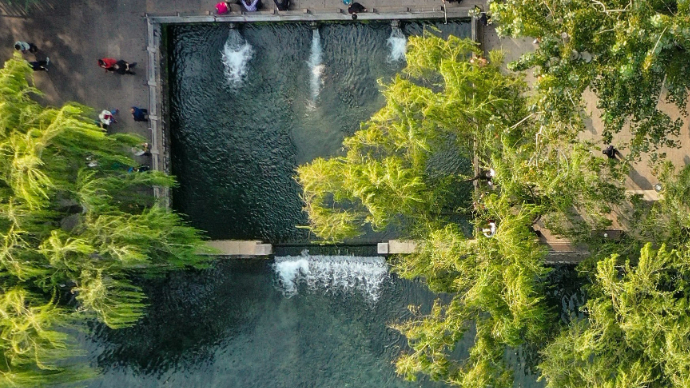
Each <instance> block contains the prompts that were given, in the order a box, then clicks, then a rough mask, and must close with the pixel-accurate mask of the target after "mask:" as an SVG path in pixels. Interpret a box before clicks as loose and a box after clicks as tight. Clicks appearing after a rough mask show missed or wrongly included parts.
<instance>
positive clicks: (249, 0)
mask: <svg viewBox="0 0 690 388" xmlns="http://www.w3.org/2000/svg"><path fill="white" fill-rule="evenodd" d="M240 4H242V6H243V7H244V9H245V11H247V12H256V11H257V10H258V9H259V8H261V0H241V1H240Z"/></svg>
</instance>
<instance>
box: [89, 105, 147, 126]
mask: <svg viewBox="0 0 690 388" xmlns="http://www.w3.org/2000/svg"><path fill="white" fill-rule="evenodd" d="M118 112H119V110H117V109H104V110H102V111H101V113H99V114H98V120H99V121H98V124H99V125H100V127H101V128H103V129H108V127H109V126H110V124H115V123H117V120H115V115H116V114H118ZM129 113H131V114H132V118H133V119H134V121H148V120H149V111H148V110H147V109H143V108H138V107H136V106H133V107H131V108H130V109H129Z"/></svg>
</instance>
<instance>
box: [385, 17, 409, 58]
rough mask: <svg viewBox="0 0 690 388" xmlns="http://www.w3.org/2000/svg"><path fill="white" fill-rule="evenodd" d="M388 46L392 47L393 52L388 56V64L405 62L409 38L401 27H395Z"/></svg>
mask: <svg viewBox="0 0 690 388" xmlns="http://www.w3.org/2000/svg"><path fill="white" fill-rule="evenodd" d="M388 45H389V46H390V47H391V52H390V54H388V62H397V61H402V60H405V53H406V52H407V38H406V37H405V35H404V34H403V33H402V31H401V30H400V28H399V27H397V26H393V31H391V36H390V37H389V38H388Z"/></svg>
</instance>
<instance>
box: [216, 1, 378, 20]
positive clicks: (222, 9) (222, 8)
mask: <svg viewBox="0 0 690 388" xmlns="http://www.w3.org/2000/svg"><path fill="white" fill-rule="evenodd" d="M344 1H346V4H350V3H349V0H344ZM273 2H274V3H275V5H276V8H277V9H278V11H287V10H289V9H290V0H273ZM239 3H240V5H241V6H242V8H243V9H244V11H245V12H256V11H258V10H259V9H261V8H262V7H263V5H262V4H261V0H239ZM347 12H349V13H350V14H352V19H353V20H356V19H357V14H358V13H361V12H367V9H366V8H365V7H364V6H363V5H362V4H360V3H357V2H355V3H352V4H350V6H349V7H348V9H347ZM216 13H217V14H218V15H225V14H228V13H230V2H229V1H221V2H219V3H216Z"/></svg>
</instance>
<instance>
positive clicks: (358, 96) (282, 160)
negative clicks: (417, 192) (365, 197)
mask: <svg viewBox="0 0 690 388" xmlns="http://www.w3.org/2000/svg"><path fill="white" fill-rule="evenodd" d="M432 25H433V26H436V27H438V28H439V29H440V31H436V32H435V33H437V34H440V35H443V36H448V34H451V33H452V34H453V35H456V36H461V37H467V36H469V33H470V25H469V23H468V22H452V23H449V24H447V25H444V24H443V23H436V24H430V23H417V22H414V23H402V24H401V29H400V30H395V31H394V30H393V29H392V27H391V25H390V23H387V22H375V23H330V24H321V25H319V28H318V30H317V31H316V33H315V32H314V31H313V30H312V29H311V27H310V26H309V25H307V24H303V23H285V24H280V25H277V24H262V25H255V24H240V25H239V27H238V28H237V29H230V28H229V26H228V25H226V24H220V25H203V26H199V25H189V26H184V25H180V26H171V27H168V42H169V47H168V57H169V63H170V85H171V87H170V92H171V96H170V101H171V107H170V112H171V117H170V128H171V138H172V139H171V151H172V156H171V157H172V169H173V174H174V175H176V176H177V178H178V181H179V183H180V186H179V187H178V188H176V189H175V190H173V206H174V208H175V209H176V210H178V211H180V212H182V213H185V214H187V215H189V217H190V220H191V223H192V225H193V226H195V227H198V228H200V229H203V230H205V231H207V232H208V234H209V236H210V237H211V238H214V239H221V238H233V239H264V240H267V241H271V242H274V243H276V242H290V241H306V240H308V236H307V232H306V231H305V230H304V229H298V228H296V226H297V225H305V224H306V223H307V219H306V215H305V214H304V213H303V212H302V201H301V199H300V195H299V194H300V188H299V187H298V185H297V183H296V182H295V181H294V179H293V176H294V174H295V168H296V167H297V166H298V165H299V164H302V163H305V162H308V161H311V160H313V159H314V158H315V157H318V156H330V155H337V154H338V153H339V152H341V143H342V139H343V138H344V137H345V136H348V135H351V134H353V133H354V132H355V131H356V130H357V129H358V128H359V125H360V123H361V122H362V121H365V120H366V119H367V118H369V117H371V115H372V114H373V113H374V112H376V111H377V110H378V109H380V108H381V107H382V106H383V104H384V100H383V97H382V96H381V94H380V92H379V85H378V83H377V80H379V79H381V80H383V81H384V82H386V81H387V80H390V79H391V78H392V77H393V76H394V75H395V74H396V73H397V72H398V71H400V70H401V69H402V68H403V66H404V64H405V62H404V49H403V48H402V47H403V45H402V44H403V43H404V40H405V38H406V36H409V35H410V34H417V35H418V34H421V33H423V31H424V30H425V29H427V30H431V28H432Z"/></svg>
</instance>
